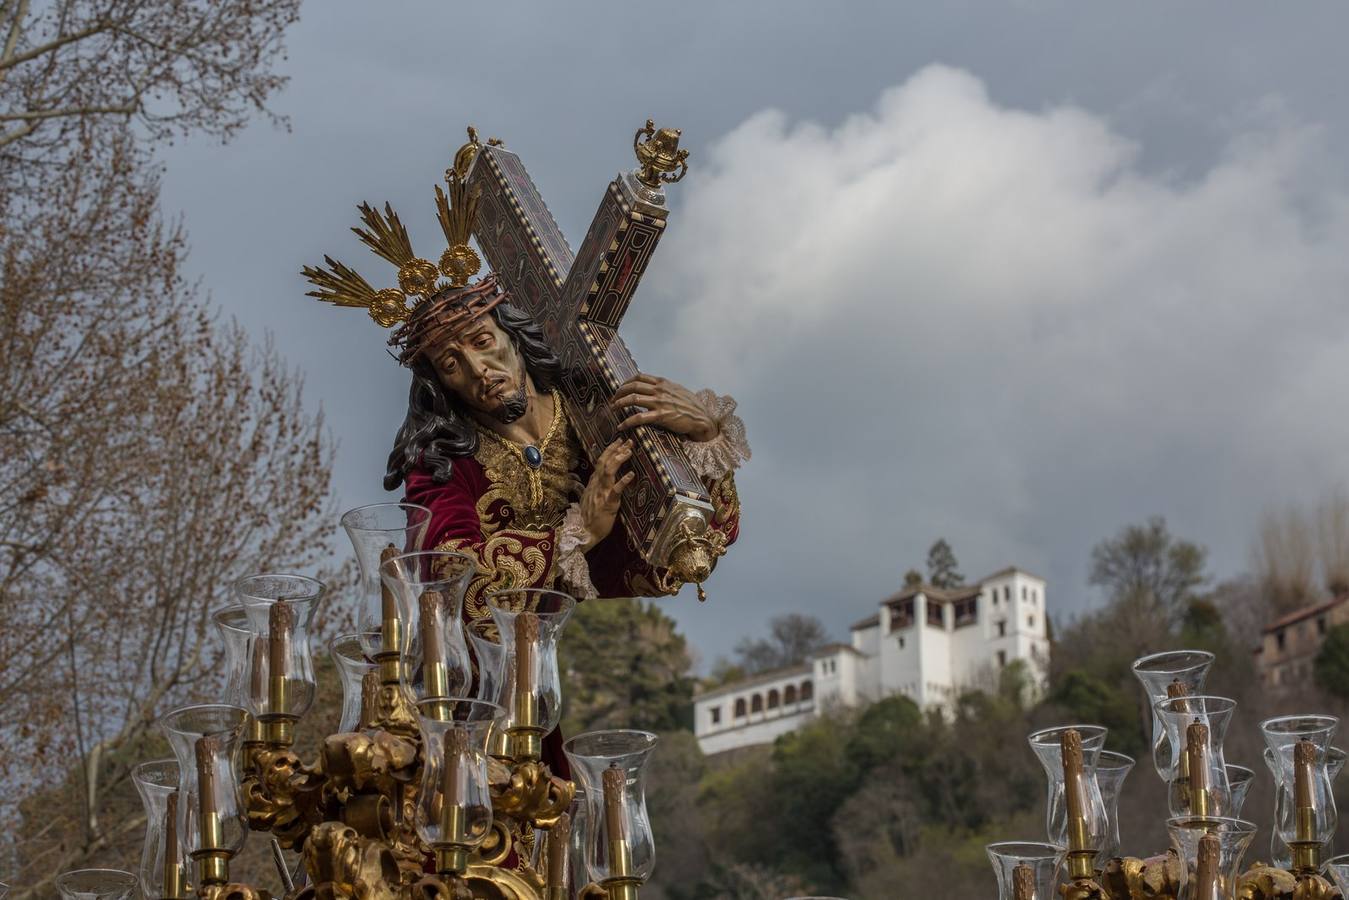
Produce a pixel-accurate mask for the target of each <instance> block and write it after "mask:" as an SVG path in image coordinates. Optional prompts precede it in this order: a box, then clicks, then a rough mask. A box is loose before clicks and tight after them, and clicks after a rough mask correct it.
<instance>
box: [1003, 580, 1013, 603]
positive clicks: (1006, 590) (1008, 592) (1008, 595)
mask: <svg viewBox="0 0 1349 900" xmlns="http://www.w3.org/2000/svg"><path fill="white" fill-rule="evenodd" d="M1002 599H1004V600H1006V601H1007V602H1008V603H1011V602H1012V586H1011V585H1010V584H1008V585H1004V586H1003V589H1002Z"/></svg>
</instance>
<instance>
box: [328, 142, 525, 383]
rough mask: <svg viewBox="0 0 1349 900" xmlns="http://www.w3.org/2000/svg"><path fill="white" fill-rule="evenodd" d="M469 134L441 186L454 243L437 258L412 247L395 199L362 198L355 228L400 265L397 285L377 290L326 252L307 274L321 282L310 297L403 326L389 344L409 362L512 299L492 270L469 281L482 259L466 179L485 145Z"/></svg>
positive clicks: (439, 209)
mask: <svg viewBox="0 0 1349 900" xmlns="http://www.w3.org/2000/svg"><path fill="white" fill-rule="evenodd" d="M468 138H469V140H468V143H466V144H464V146H462V147H460V148H459V152H458V153H456V154H455V157H454V165H453V166H451V167H450V168H449V169H447V170H446V171H445V186H446V190H442V189H441V188H440V185H436V218H437V219H438V220H439V221H440V228H441V231H443V232H444V233H445V240H446V242H447V243H448V244H449V247H448V248H447V249H446V250H445V252H444V253H442V254H441V256H440V262H439V264H438V265H435V264H432V263H431V261H430V260H427V259H423V258H421V257H419V256H417V255H416V254H415V253H413V251H412V241H411V240H410V239H409V237H408V232H407V228H405V227H404V226H403V223H402V221H401V220H400V219H399V218H398V213H396V212H394V209H393V207H392V206H391V205H389V204H388V203H386V204H384V211H383V212H382V213H381V212H380V211H379V210H378V209H376V208H375V207H373V206H371V205H370V204H368V203H362V204H361V205H360V206H359V207H357V209H358V210H359V211H360V214H361V222H362V223H363V224H364V226H365V227H363V228H352V229H351V230H352V231H354V232H355V233H356V236H357V237H358V238H360V239H361V242H362V243H363V244H365V245H366V246H367V247H369V248H370V249H371V250H373V251H374V252H375V254H376V255H378V256H380V257H382V258H383V259H385V260H388V261H389V262H391V263H393V264H394V265H395V266H397V267H398V287H396V288H392V287H391V288H383V289H380V290H376V289H375V288H374V286H372V285H371V284H370V282H368V281H366V280H365V279H364V278H363V277H361V275H360V273H358V272H356V270H354V269H352V268H351V267H349V266H347V265H344V264H343V263H342V262H340V261H339V260H336V259H334V258H333V257H331V256H326V255H325V256H324V257H323V260H324V262H325V263H326V264H327V267H326V268H324V267H320V266H305V267H304V269H303V270H302V271H303V274H304V277H305V278H307V279H308V280H309V282H310V283H311V284H313V285H314V286H315V287H317V288H318V290H314V291H308V292H307V293H306V296H309V297H314V298H316V299H318V300H322V301H324V302H325V303H332V304H334V305H336V306H355V307H362V308H364V309H365V310H366V311H368V312H369V313H370V318H372V319H374V320H375V322H377V323H378V324H379V325H380V326H381V327H384V328H393V327H394V326H398V328H397V329H396V330H395V331H394V333H393V334H392V335H391V336H390V338H389V344H390V345H392V346H396V347H398V348H399V354H398V359H399V362H401V363H404V364H407V363H408V362H409V361H410V360H411V359H413V358H414V357H415V356H416V355H417V354H418V353H420V352H421V350H422V349H423V348H425V347H428V346H431V345H433V344H434V343H435V342H436V341H441V340H445V339H447V338H450V337H453V336H454V335H455V334H456V333H457V332H459V331H461V330H462V329H463V328H464V327H465V326H467V325H468V324H469V323H470V322H472V321H473V320H474V319H477V318H478V317H480V316H482V315H484V314H486V313H487V312H488V311H489V310H491V309H492V307H494V306H496V305H497V304H498V303H501V302H502V301H503V300H505V299H506V295H505V294H504V293H502V292H501V291H500V289H499V288H498V286H497V283H496V279H495V278H493V277H491V276H488V277H486V278H483V279H481V280H480V281H478V282H476V283H473V284H470V283H469V279H471V278H472V277H473V276H474V275H476V274H477V273H478V270H479V269H481V268H482V260H481V258H479V256H478V254H477V251H475V250H474V249H473V248H472V247H470V246H469V243H468V241H469V236H470V235H471V234H472V232H473V221H474V218H475V216H476V214H477V208H478V193H477V192H476V191H472V192H470V191H469V189H468V183H467V180H466V179H467V176H468V169H469V166H470V165H471V164H472V162H473V159H474V157H475V156H477V153H478V150H479V149H480V148H481V146H482V145H481V144H479V142H478V133H477V131H476V130H475V129H473V128H472V127H470V128H469V129H468ZM488 143H489V144H499V143H500V141H497V140H490V141H488ZM442 276H444V280H442Z"/></svg>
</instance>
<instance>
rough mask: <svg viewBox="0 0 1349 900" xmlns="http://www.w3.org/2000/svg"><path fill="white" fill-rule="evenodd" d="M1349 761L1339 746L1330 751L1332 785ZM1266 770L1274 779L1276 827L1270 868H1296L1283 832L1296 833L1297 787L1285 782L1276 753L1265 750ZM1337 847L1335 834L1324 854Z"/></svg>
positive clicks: (1271, 839) (1328, 765)
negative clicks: (1294, 797)
mask: <svg viewBox="0 0 1349 900" xmlns="http://www.w3.org/2000/svg"><path fill="white" fill-rule="evenodd" d="M1346 759H1349V755H1346V754H1345V752H1344V751H1343V750H1341V749H1340V748H1339V747H1331V748H1330V749H1329V750H1327V751H1326V769H1327V774H1328V775H1329V777H1330V782H1331V784H1334V783H1335V779H1337V778H1339V777H1340V772H1341V771H1343V769H1344V763H1345V760H1346ZM1264 760H1265V767H1266V768H1267V769H1269V774H1270V775H1271V776H1273V778H1274V827H1273V828H1272V829H1270V833H1269V858H1270V865H1272V866H1276V867H1278V868H1280V869H1287V868H1291V867H1292V865H1293V852H1292V850H1290V849H1289V847H1288V845H1287V844H1286V843H1284V840H1283V838H1282V837H1281V836H1280V834H1281V832H1282V831H1286V830H1289V831H1290V830H1293V829H1294V826H1295V820H1294V819H1293V815H1294V807H1293V784H1292V782H1288V783H1285V782H1284V781H1283V780H1282V779H1283V774H1284V773H1283V769H1282V768H1281V767H1280V765H1279V760H1278V758H1277V757H1276V756H1275V754H1274V751H1273V750H1271V749H1269V748H1268V747H1266V748H1265V752H1264ZM1333 844H1334V835H1331V837H1330V839H1329V840H1327V841H1326V842H1325V844H1324V845H1322V854H1323V855H1324V856H1332V855H1333V853H1331V846H1332V845H1333Z"/></svg>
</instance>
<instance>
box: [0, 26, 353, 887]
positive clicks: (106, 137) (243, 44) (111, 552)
mask: <svg viewBox="0 0 1349 900" xmlns="http://www.w3.org/2000/svg"><path fill="white" fill-rule="evenodd" d="M297 6H298V0H250V2H241V3H216V2H208V0H50V2H36V3H35V2H31V0H0V623H3V627H0V704H3V707H4V708H5V710H6V713H7V714H6V716H5V717H4V719H3V721H2V722H0V759H3V760H4V761H5V774H4V783H5V788H6V790H5V791H4V795H3V797H0V821H5V822H6V824H7V827H6V833H7V834H10V835H19V836H20V838H21V839H22V840H23V842H24V843H23V846H22V847H21V851H20V855H21V857H22V859H23V861H24V863H25V864H26V866H27V870H28V872H29V873H30V874H32V876H33V877H31V878H29V879H27V880H26V882H25V884H23V885H20V890H18V891H17V894H18V896H20V897H24V896H39V895H40V896H48V895H49V894H50V888H49V884H50V878H51V876H52V875H53V874H55V873H56V872H59V871H61V870H63V869H66V868H70V867H72V866H75V865H80V864H85V863H89V862H108V861H111V860H112V858H114V857H115V858H116V862H117V865H119V866H120V867H127V866H129V865H131V864H132V858H134V855H135V853H134V850H133V849H131V848H135V847H136V846H137V845H138V840H137V836H136V835H135V834H133V832H135V831H138V830H139V828H140V826H141V822H140V821H139V819H138V818H137V817H136V816H135V815H132V814H128V813H130V812H131V810H129V809H127V808H125V807H123V806H122V805H120V804H121V802H122V800H125V798H126V797H128V796H129V794H128V787H129V786H128V772H129V769H130V767H131V766H132V765H133V764H134V763H135V762H137V761H139V760H140V759H141V758H144V755H145V753H146V752H147V751H154V752H157V753H159V754H160V755H162V754H163V751H164V747H163V745H162V744H160V743H157V741H158V738H157V735H156V733H155V729H154V727H153V723H154V720H155V718H156V717H157V716H158V715H159V714H160V713H162V712H164V711H165V710H167V709H168V708H169V707H170V706H172V705H175V704H178V703H181V702H184V701H188V700H193V699H198V698H208V697H213V696H216V695H217V688H218V679H219V674H220V673H219V672H218V668H219V665H218V663H219V660H218V655H217V651H216V649H215V641H214V637H213V635H211V633H210V631H209V628H210V625H209V616H208V613H209V611H210V610H211V609H213V608H215V607H216V606H218V605H220V604H222V603H223V602H224V600H225V598H226V596H227V592H228V585H229V584H230V582H231V581H232V580H233V579H234V578H236V577H238V576H239V575H241V574H245V573H246V572H249V571H255V570H257V569H260V568H269V567H282V566H284V567H287V568H292V567H308V568H312V567H313V566H315V565H316V564H317V563H318V562H320V561H321V560H324V559H326V556H327V550H326V548H327V542H328V540H329V536H330V533H331V525H330V522H331V516H330V514H331V512H332V511H331V509H330V508H329V503H330V501H329V483H328V478H329V475H328V473H329V468H330V463H331V457H332V447H331V443H330V441H329V440H328V438H327V437H326V432H325V430H324V428H323V423H322V421H321V419H320V418H319V417H316V416H313V415H311V414H309V413H307V412H306V411H305V409H304V407H303V404H302V403H301V397H300V389H301V384H300V380H299V378H298V377H297V375H296V374H295V373H293V372H291V371H290V370H289V369H287V367H286V366H285V365H284V363H283V361H282V360H280V359H279V358H278V356H277V354H276V353H275V351H273V350H272V349H271V348H270V347H268V346H262V347H256V346H253V345H251V344H250V342H249V341H248V340H247V339H246V338H245V336H244V334H243V333H242V332H241V331H240V330H239V329H238V328H237V327H235V326H233V325H230V324H228V323H222V322H221V321H220V320H219V316H218V314H217V313H215V312H214V311H213V310H212V308H211V307H210V305H209V304H208V303H207V302H206V301H205V299H204V297H203V295H202V293H201V291H200V289H199V287H198V286H196V285H193V284H189V283H187V282H185V280H184V279H183V277H182V275H181V271H182V263H183V259H184V254H185V252H186V241H185V236H184V233H183V230H182V227H181V225H178V224H175V223H172V222H166V221H164V220H163V218H162V217H161V215H160V213H159V183H158V177H157V176H158V173H157V169H156V168H155V166H154V165H153V161H152V157H151V150H150V145H151V144H152V143H153V142H154V141H157V140H163V139H167V138H171V137H172V136H174V135H181V134H188V133H206V134H211V135H214V136H217V137H220V138H222V139H224V138H228V137H229V136H231V135H232V134H234V133H235V132H237V131H238V129H239V128H241V127H242V126H243V125H244V124H245V122H246V121H247V120H248V119H249V117H250V116H252V115H254V114H255V113H258V112H261V113H262V114H263V115H264V116H266V115H270V113H268V111H267V110H266V107H265V103H266V100H267V98H268V96H269V95H270V94H271V93H272V92H273V91H275V89H276V88H277V87H278V86H279V85H280V84H281V83H282V80H281V79H280V78H279V76H277V75H276V74H275V73H274V71H273V69H272V67H273V65H274V64H275V62H276V60H277V59H278V58H279V56H280V53H281V50H282V47H281V40H282V34H283V31H284V28H285V26H286V25H287V24H289V23H290V22H291V21H293V20H294V19H295V16H296V14H297ZM119 798H120V799H119ZM16 817H21V820H20V821H18V822H15V818H16ZM128 842H129V843H128ZM129 857H130V858H129Z"/></svg>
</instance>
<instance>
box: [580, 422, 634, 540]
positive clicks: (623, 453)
mask: <svg viewBox="0 0 1349 900" xmlns="http://www.w3.org/2000/svg"><path fill="white" fill-rule="evenodd" d="M631 457H632V441H614V442H613V443H612V444H610V445H609V446H608V447H606V448H605V449H604V452H603V453H601V454H600V458H599V459H597V460H595V472H594V474H592V475H591V476H590V481H588V482H587V483H586V486H585V490H583V491H582V492H581V520H582V521H583V522H585V527H586V532H587V533H588V534H589V535H590V542H589V543H588V544H586V545H585V546H584V549H585V550H589V549H590V548H591V547H594V546H595V545H596V544H598V543H599V542H600V541H602V540H604V539H605V538H606V537H608V536H609V532H611V531H613V529H614V519H615V517H617V516H618V505H619V501H620V500H622V499H623V489H624V488H626V487H627V486H628V485H630V484H632V480H633V478H635V477H636V473H635V472H629V473H627V474H626V475H624V476H622V477H621V478H620V477H619V475H618V470H619V469H620V468H622V467H623V464H624V463H625V462H627V461H628V460H629V459H630V458H631Z"/></svg>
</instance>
